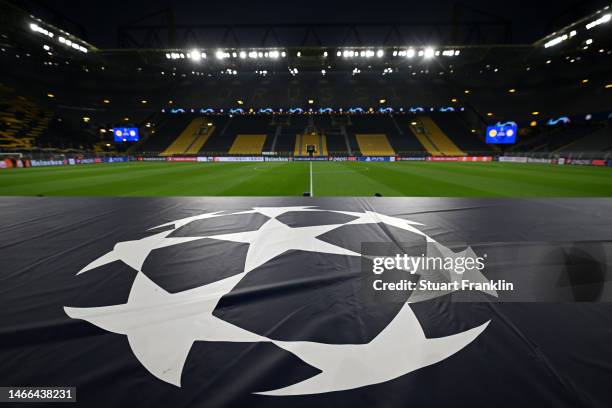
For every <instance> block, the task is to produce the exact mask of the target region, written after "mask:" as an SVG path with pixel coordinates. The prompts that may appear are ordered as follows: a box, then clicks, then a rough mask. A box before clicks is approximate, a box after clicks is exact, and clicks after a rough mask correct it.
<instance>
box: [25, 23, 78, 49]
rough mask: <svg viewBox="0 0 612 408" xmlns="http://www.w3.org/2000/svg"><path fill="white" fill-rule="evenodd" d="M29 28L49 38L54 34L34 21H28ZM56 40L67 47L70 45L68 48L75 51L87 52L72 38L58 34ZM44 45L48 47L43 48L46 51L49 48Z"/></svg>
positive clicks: (53, 36)
mask: <svg viewBox="0 0 612 408" xmlns="http://www.w3.org/2000/svg"><path fill="white" fill-rule="evenodd" d="M30 30H32V31H34V32H36V33H39V34H42V35H45V36H47V37H49V38H55V34H54V33H53V32H51V31H49V30H47V29H46V28H44V27H41V26H39V25H38V24H36V23H30ZM57 41H58V42H59V43H60V44H63V45H65V46H67V47H70V48H72V49H74V50H77V51H80V52H82V53H87V51H88V50H87V48H86V47H84V46H82V45H80V44H78V43H76V42H74V41H72V40H69V39H67V38H64V37H62V36H59V37H58V38H57ZM45 46H46V47H48V48H45V50H46V51H49V49H51V48H50V47H49V46H48V45H46V44H45Z"/></svg>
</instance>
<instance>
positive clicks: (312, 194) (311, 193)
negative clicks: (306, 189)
mask: <svg viewBox="0 0 612 408" xmlns="http://www.w3.org/2000/svg"><path fill="white" fill-rule="evenodd" d="M309 163H310V196H311V197H314V190H313V188H312V161H310V162H309Z"/></svg>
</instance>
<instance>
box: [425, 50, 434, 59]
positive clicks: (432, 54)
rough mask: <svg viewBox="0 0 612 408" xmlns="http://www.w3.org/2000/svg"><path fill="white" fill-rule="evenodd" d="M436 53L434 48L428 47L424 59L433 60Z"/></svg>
mask: <svg viewBox="0 0 612 408" xmlns="http://www.w3.org/2000/svg"><path fill="white" fill-rule="evenodd" d="M435 53H436V51H435V50H434V49H433V48H431V47H428V48H425V50H423V57H424V58H425V59H431V58H433V56H434V55H435Z"/></svg>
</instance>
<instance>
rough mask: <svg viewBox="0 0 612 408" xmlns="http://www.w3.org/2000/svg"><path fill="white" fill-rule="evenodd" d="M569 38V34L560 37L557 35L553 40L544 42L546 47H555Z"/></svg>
mask: <svg viewBox="0 0 612 408" xmlns="http://www.w3.org/2000/svg"><path fill="white" fill-rule="evenodd" d="M568 38H569V36H568V35H567V34H563V35H560V36H558V37H555V38H553V39H552V40H550V41H548V42H546V43H545V44H544V48H550V47H554V46H555V45H558V44H561V43H562V42H563V41H565V40H567V39H568Z"/></svg>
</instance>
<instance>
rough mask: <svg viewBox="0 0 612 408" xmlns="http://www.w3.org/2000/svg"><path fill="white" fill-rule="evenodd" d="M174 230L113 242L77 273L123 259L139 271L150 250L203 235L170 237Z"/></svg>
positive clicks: (188, 240)
mask: <svg viewBox="0 0 612 408" xmlns="http://www.w3.org/2000/svg"><path fill="white" fill-rule="evenodd" d="M174 231H175V230H168V231H163V232H160V233H158V234H154V235H151V236H148V237H145V238H142V239H139V240H135V241H124V242H118V243H117V244H115V247H114V248H113V250H112V251H110V252H108V253H106V254H104V255H102V256H101V257H99V258H98V259H96V260H95V261H93V262H91V263H90V264H89V265H87V266H86V267H84V268H83V269H81V270H80V271H79V272H78V273H77V275H79V274H81V273H83V272H87V271H89V270H92V269H94V268H97V267H99V266H102V265H106V264H109V263H111V262H115V261H123V262H124V263H125V264H126V265H128V266H130V267H132V268H133V269H135V270H137V271H140V270H141V268H142V265H143V264H144V261H145V260H146V259H147V257H148V256H149V254H150V253H151V251H153V250H155V249H158V248H164V247H168V246H172V245H178V244H182V243H185V242H190V241H195V240H198V239H202V238H204V237H170V238H167V236H168V235H170V234H171V233H172V232H174Z"/></svg>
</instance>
